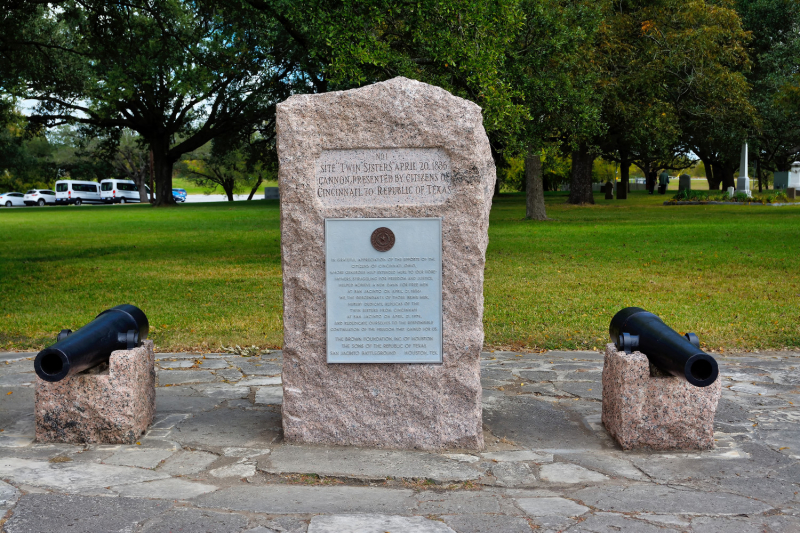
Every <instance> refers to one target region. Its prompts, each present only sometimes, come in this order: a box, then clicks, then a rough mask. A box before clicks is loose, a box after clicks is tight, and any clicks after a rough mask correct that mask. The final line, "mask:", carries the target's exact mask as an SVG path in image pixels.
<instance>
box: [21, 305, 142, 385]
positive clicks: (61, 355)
mask: <svg viewBox="0 0 800 533" xmlns="http://www.w3.org/2000/svg"><path fill="white" fill-rule="evenodd" d="M149 332H150V324H149V323H148V322H147V316H145V314H144V312H142V310H141V309H139V308H138V307H135V306H133V305H129V304H123V305H118V306H116V307H112V308H111V309H106V310H105V311H103V312H102V313H100V314H99V315H97V317H95V319H94V320H92V321H91V322H89V323H88V324H86V325H85V326H83V327H82V328H80V329H79V330H78V331H76V332H74V333H73V332H72V331H70V330H68V329H64V330H61V333H59V334H58V337H57V342H56V343H55V344H54V345H52V346H50V347H49V348H45V349H44V350H42V351H41V352H39V354H38V355H37V356H36V360H35V361H34V362H33V367H34V369H35V370H36V375H37V376H39V377H40V378H42V379H43V380H45V381H61V380H62V379H64V378H65V377H67V376H71V375H73V374H77V373H78V372H83V371H84V370H87V369H89V368H92V367H95V366H97V365H99V364H101V363H105V362H107V361H108V358H109V357H110V356H111V352H113V351H114V350H130V349H132V348H136V347H137V346H140V345H141V344H142V341H143V340H145V339H146V338H147V334H148V333H149Z"/></svg>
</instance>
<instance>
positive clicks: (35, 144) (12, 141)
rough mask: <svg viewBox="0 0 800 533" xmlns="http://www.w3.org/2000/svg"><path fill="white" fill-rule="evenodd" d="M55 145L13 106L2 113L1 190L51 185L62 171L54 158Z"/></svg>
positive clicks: (0, 119) (0, 131)
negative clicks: (30, 126)
mask: <svg viewBox="0 0 800 533" xmlns="http://www.w3.org/2000/svg"><path fill="white" fill-rule="evenodd" d="M54 152H55V147H54V146H53V144H51V143H50V141H49V139H48V138H47V137H46V136H45V135H44V134H43V133H42V132H40V131H32V130H29V129H28V128H27V119H26V117H24V116H23V115H22V114H21V113H20V112H19V111H17V110H16V109H15V108H14V106H13V105H11V106H9V107H7V108H6V109H5V110H4V112H3V114H2V115H1V116H0V190H4V191H24V190H26V189H30V188H49V187H52V185H53V183H54V182H55V180H56V179H58V177H59V174H60V172H59V171H60V169H59V167H58V165H56V164H55V162H54V160H53V153H54Z"/></svg>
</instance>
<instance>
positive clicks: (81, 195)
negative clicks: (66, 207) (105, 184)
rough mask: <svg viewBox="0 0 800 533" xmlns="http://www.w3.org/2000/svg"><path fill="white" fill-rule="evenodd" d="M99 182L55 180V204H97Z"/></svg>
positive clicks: (98, 200)
mask: <svg viewBox="0 0 800 533" xmlns="http://www.w3.org/2000/svg"><path fill="white" fill-rule="evenodd" d="M102 201H103V200H101V199H100V184H99V183H97V182H96V181H77V180H59V181H57V182H56V204H75V205H81V204H83V203H87V204H99V203H102Z"/></svg>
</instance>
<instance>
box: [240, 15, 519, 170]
mask: <svg viewBox="0 0 800 533" xmlns="http://www.w3.org/2000/svg"><path fill="white" fill-rule="evenodd" d="M232 3H236V2H232ZM249 5H251V6H254V7H255V8H257V9H259V10H260V11H261V12H262V13H264V14H265V15H267V16H269V17H271V18H272V19H273V20H275V21H277V23H278V24H279V25H280V28H281V32H280V39H281V42H285V43H287V44H286V46H287V48H288V49H291V50H292V51H293V54H294V55H292V56H291V57H292V58H297V59H296V61H297V63H298V64H299V65H300V66H299V68H298V75H299V76H300V78H301V79H302V80H303V82H304V83H305V84H306V86H307V88H308V90H309V91H313V92H325V91H329V90H341V89H348V88H352V87H359V86H362V85H367V84H371V83H374V82H377V81H383V80H387V79H390V78H393V77H395V76H405V77H408V78H411V79H416V80H419V81H423V82H426V83H430V84H432V85H437V86H439V87H442V88H444V89H446V90H448V91H450V92H452V93H453V94H455V95H457V96H461V97H463V98H467V99H469V100H471V101H473V102H475V103H477V104H478V105H480V106H481V107H482V108H483V116H484V127H485V128H486V132H487V134H488V136H489V140H490V143H491V144H492V148H493V151H494V153H495V155H497V153H499V151H500V150H502V148H503V146H505V145H506V144H508V143H509V142H513V141H514V140H515V139H516V135H517V133H518V132H519V129H520V127H521V124H522V121H523V120H524V119H525V118H526V117H527V112H526V108H525V106H524V104H523V103H522V102H521V101H520V100H519V96H520V93H519V91H518V90H516V89H515V88H514V86H513V84H512V83H511V80H509V79H508V76H507V72H506V70H505V63H506V53H507V51H508V49H509V46H510V43H511V41H512V40H513V39H514V38H515V36H516V35H517V32H518V30H519V28H520V26H521V24H522V21H523V16H522V12H521V10H520V7H519V0H493V1H491V2H474V1H472V0H441V1H437V2H417V1H415V0H340V1H337V2H330V1H328V0H309V1H306V2H302V3H298V2H292V1H289V0H249Z"/></svg>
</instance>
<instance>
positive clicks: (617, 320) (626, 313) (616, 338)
mask: <svg viewBox="0 0 800 533" xmlns="http://www.w3.org/2000/svg"><path fill="white" fill-rule="evenodd" d="M608 332H609V334H610V335H611V341H612V342H613V343H614V344H615V345H616V347H617V350H624V351H625V352H627V353H631V352H632V351H634V350H638V351H640V352H642V353H643V354H645V355H646V356H647V358H648V359H649V360H650V362H651V363H653V364H654V365H655V366H656V367H658V369H659V370H662V371H664V372H667V373H669V374H672V375H673V376H677V377H679V378H684V379H686V381H688V382H689V383H691V384H692V385H695V386H697V387H708V386H709V385H711V384H712V383H714V382H715V381H716V380H717V376H719V367H718V366H717V361H716V360H715V359H714V358H713V357H711V356H710V355H708V354H707V353H705V352H704V351H703V350H701V349H700V341H699V340H698V338H697V336H696V335H695V334H694V333H687V334H686V335H681V334H680V333H678V332H677V331H675V330H674V329H672V328H670V327H669V326H667V325H666V324H664V322H663V321H662V320H661V319H660V318H658V317H657V316H656V315H654V314H653V313H648V312H647V311H645V310H644V309H642V308H641V307H626V308H625V309H623V310H622V311H620V312H618V313H617V314H616V315H614V318H612V319H611V325H610V326H609V327H608Z"/></svg>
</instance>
